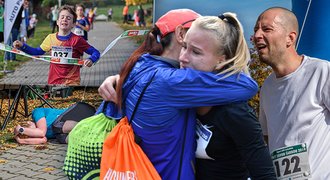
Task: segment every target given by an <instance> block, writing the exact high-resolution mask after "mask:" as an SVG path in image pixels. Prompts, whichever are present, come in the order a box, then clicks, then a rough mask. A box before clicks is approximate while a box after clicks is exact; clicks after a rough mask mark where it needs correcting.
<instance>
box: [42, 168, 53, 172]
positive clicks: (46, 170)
mask: <svg viewBox="0 0 330 180" xmlns="http://www.w3.org/2000/svg"><path fill="white" fill-rule="evenodd" d="M54 170H55V168H53V167H46V168H44V169H43V171H45V172H51V171H54Z"/></svg>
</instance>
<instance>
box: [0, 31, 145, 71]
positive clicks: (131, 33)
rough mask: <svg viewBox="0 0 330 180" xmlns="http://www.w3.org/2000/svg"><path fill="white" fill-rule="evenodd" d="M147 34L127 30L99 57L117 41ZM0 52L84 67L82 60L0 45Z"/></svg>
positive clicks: (106, 50) (104, 52)
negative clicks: (33, 53)
mask: <svg viewBox="0 0 330 180" xmlns="http://www.w3.org/2000/svg"><path fill="white" fill-rule="evenodd" d="M148 33H149V30H127V31H124V32H123V33H122V34H121V35H119V36H118V37H117V38H116V39H115V40H113V41H112V42H111V43H110V44H109V45H108V46H107V48H106V49H105V50H104V51H103V52H102V54H101V57H102V56H103V55H105V54H106V53H107V52H108V51H109V50H110V49H111V48H112V47H113V46H114V45H115V44H116V43H117V41H118V40H119V39H123V38H127V37H133V36H142V35H146V34H148ZM0 50H2V51H7V52H11V53H15V54H18V55H22V56H26V57H29V58H32V59H36V60H41V61H45V62H50V63H57V64H71V65H79V66H82V65H84V60H82V59H77V58H61V57H53V56H32V55H29V54H27V53H25V52H23V51H21V50H18V49H16V48H13V47H11V46H8V45H5V44H2V43H0ZM101 57H100V58H101Z"/></svg>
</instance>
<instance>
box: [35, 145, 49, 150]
mask: <svg viewBox="0 0 330 180" xmlns="http://www.w3.org/2000/svg"><path fill="white" fill-rule="evenodd" d="M34 149H35V150H44V149H48V146H47V145H35V146H34Z"/></svg>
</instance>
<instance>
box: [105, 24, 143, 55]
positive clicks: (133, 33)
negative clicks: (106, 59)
mask: <svg viewBox="0 0 330 180" xmlns="http://www.w3.org/2000/svg"><path fill="white" fill-rule="evenodd" d="M148 33H149V30H127V31H124V32H123V33H122V34H121V35H120V36H118V37H117V38H116V39H115V40H113V41H112V42H111V43H110V44H109V45H108V46H107V48H105V50H104V51H103V52H102V54H101V57H102V56H103V55H104V54H106V53H107V52H108V51H109V50H110V49H111V48H112V47H113V46H114V45H115V44H116V43H117V41H118V40H119V39H123V38H127V37H133V36H144V35H146V34H148Z"/></svg>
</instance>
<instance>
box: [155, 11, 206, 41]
mask: <svg viewBox="0 0 330 180" xmlns="http://www.w3.org/2000/svg"><path fill="white" fill-rule="evenodd" d="M200 16H201V15H200V14H198V13H196V12H195V11H193V10H190V9H175V10H171V11H169V12H167V13H166V14H164V15H163V16H162V17H160V18H159V19H158V21H157V22H156V23H155V25H156V26H157V27H158V28H159V30H160V32H161V36H162V37H164V36H166V35H167V34H168V33H171V32H174V31H175V28H176V27H177V26H179V25H182V26H183V27H185V28H190V26H191V23H192V22H193V21H194V20H195V19H197V18H198V17H200Z"/></svg>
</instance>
